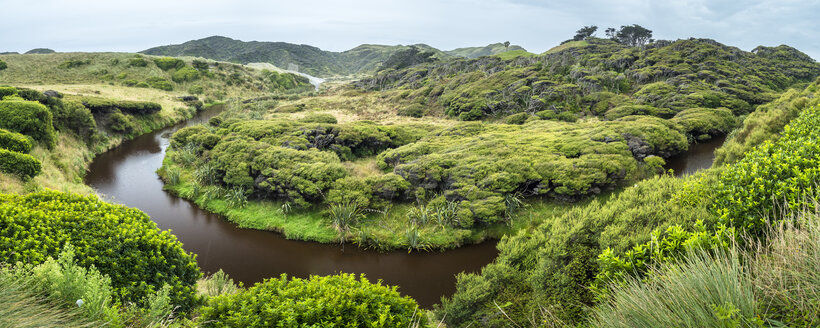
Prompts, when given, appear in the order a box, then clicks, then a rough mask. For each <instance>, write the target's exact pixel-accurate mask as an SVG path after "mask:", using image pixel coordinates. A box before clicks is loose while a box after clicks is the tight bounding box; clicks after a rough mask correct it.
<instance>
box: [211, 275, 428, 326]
mask: <svg viewBox="0 0 820 328" xmlns="http://www.w3.org/2000/svg"><path fill="white" fill-rule="evenodd" d="M200 313H201V316H200V318H199V322H201V324H202V325H203V326H204V327H270V326H273V325H276V326H281V327H373V328H377V327H385V328H387V327H426V326H427V318H426V317H424V316H423V313H422V312H421V311H420V310H419V308H418V305H417V304H416V302H415V301H414V300H413V299H411V298H409V297H406V296H404V297H402V296H400V295H399V293H398V292H397V291H396V287H388V286H384V285H382V284H381V282H377V283H371V282H369V281H368V280H367V279H365V277H364V276H362V277H360V278H357V277H356V276H355V275H351V274H339V275H332V276H325V277H320V276H311V277H310V278H309V279H299V278H288V277H287V276H285V275H283V276H281V277H280V278H278V279H277V278H274V279H268V280H266V281H264V282H262V283H259V284H256V285H255V286H253V287H250V288H248V290H245V291H240V292H238V293H235V294H232V295H223V296H218V297H215V298H212V299H210V300H209V301H208V304H206V305H205V306H204V307H202V309H200ZM414 324H415V325H414Z"/></svg>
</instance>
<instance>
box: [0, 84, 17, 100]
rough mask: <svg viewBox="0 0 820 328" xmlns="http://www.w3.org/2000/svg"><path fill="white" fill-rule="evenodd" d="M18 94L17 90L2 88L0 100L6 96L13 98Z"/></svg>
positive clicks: (0, 89) (0, 87) (0, 88)
mask: <svg viewBox="0 0 820 328" xmlns="http://www.w3.org/2000/svg"><path fill="white" fill-rule="evenodd" d="M15 94H17V88H15V87H4V86H0V100H2V99H3V97H6V96H13V95H15Z"/></svg>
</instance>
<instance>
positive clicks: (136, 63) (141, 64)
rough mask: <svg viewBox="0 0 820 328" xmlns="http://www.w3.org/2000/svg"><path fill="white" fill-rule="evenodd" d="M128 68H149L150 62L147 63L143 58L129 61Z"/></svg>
mask: <svg viewBox="0 0 820 328" xmlns="http://www.w3.org/2000/svg"><path fill="white" fill-rule="evenodd" d="M128 66H130V67H146V66H148V61H146V60H145V59H144V58H142V57H137V58H131V59H129V60H128Z"/></svg>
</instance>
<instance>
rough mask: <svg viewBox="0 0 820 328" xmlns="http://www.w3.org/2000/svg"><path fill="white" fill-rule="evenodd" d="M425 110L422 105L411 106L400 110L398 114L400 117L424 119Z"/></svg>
mask: <svg viewBox="0 0 820 328" xmlns="http://www.w3.org/2000/svg"><path fill="white" fill-rule="evenodd" d="M424 112H425V108H424V106H423V105H421V104H411V105H409V106H407V107H402V108H400V109H399V110H398V111H397V112H396V114H398V115H399V116H410V117H417V118H418V117H422V116H424Z"/></svg>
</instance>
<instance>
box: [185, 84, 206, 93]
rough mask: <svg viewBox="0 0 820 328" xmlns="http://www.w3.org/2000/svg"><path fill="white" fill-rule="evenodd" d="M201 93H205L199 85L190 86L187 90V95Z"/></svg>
mask: <svg viewBox="0 0 820 328" xmlns="http://www.w3.org/2000/svg"><path fill="white" fill-rule="evenodd" d="M203 92H205V89H204V88H203V87H202V86H201V85H192V86H191V87H190V88H188V93H191V94H195V95H201V94H202V93H203Z"/></svg>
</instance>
